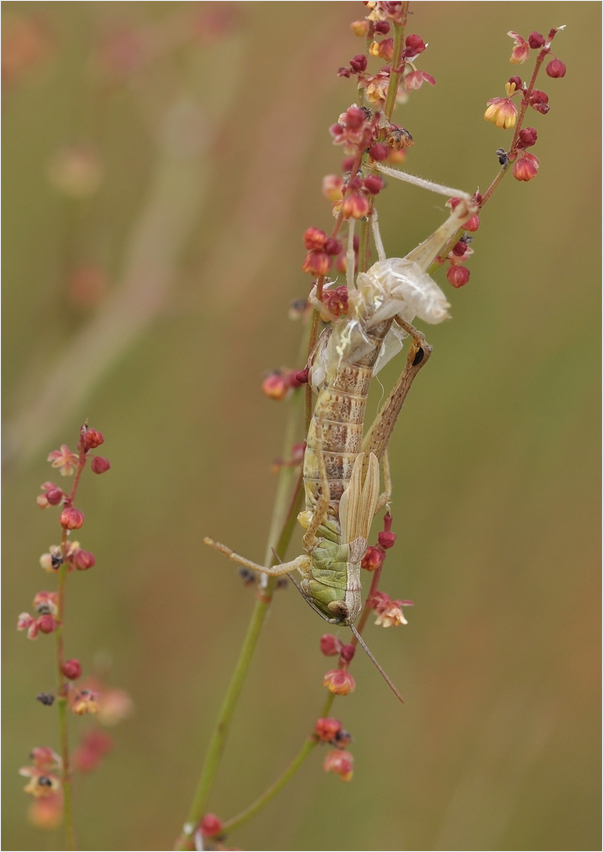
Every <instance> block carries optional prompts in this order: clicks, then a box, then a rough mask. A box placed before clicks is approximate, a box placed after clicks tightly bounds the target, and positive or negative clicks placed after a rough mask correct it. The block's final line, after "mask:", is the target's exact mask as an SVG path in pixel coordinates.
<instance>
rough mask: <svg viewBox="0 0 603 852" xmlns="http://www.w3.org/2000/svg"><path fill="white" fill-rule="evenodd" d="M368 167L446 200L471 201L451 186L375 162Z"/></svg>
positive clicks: (465, 194)
mask: <svg viewBox="0 0 603 852" xmlns="http://www.w3.org/2000/svg"><path fill="white" fill-rule="evenodd" d="M368 167H369V168H370V169H374V170H375V171H376V172H381V173H382V174H384V175H388V177H393V178H397V179H398V180H403V181H406V183H412V184H414V186H420V187H421V188H422V189H427V190H429V191H430V192H437V193H438V195H447V196H448V198H464V199H466V200H467V201H470V200H471V196H470V195H469V193H468V192H464V191H463V190H462V189H453V188H452V187H451V186H443V185H442V184H441V183H434V182H433V181H431V180H425V178H420V177H417V175H411V174H409V173H408V172H402V171H400V169H392V168H391V166H384V165H383V164H382V163H378V162H376V161H373V162H371V163H369V164H368Z"/></svg>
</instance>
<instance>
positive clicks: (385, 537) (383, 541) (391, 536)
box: [377, 532, 396, 550]
mask: <svg viewBox="0 0 603 852" xmlns="http://www.w3.org/2000/svg"><path fill="white" fill-rule="evenodd" d="M377 540H378V541H379V544H380V545H381V547H382V548H383V549H384V550H389V548H390V547H393V546H394V544H395V543H396V533H393V532H380V533H379V535H378V536H377Z"/></svg>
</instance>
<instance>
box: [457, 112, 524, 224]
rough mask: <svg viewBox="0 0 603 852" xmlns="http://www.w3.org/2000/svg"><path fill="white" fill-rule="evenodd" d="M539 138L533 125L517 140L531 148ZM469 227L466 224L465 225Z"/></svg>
mask: <svg viewBox="0 0 603 852" xmlns="http://www.w3.org/2000/svg"><path fill="white" fill-rule="evenodd" d="M537 139H538V134H537V133H536V131H535V130H534V128H533V127H524V128H523V130H520V131H519V140H518V142H517V147H518V148H531V147H532V145H535V144H536V140H537ZM464 227H465V228H466V227H467V226H466V225H465V226H464Z"/></svg>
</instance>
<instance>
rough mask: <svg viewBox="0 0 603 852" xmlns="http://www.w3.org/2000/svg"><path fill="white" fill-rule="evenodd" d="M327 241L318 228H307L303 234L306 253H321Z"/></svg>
mask: <svg viewBox="0 0 603 852" xmlns="http://www.w3.org/2000/svg"><path fill="white" fill-rule="evenodd" d="M333 177H334V176H333ZM342 182H343V181H342ZM327 239H328V237H327V235H326V234H325V232H324V231H322V230H321V229H320V228H308V229H307V230H306V231H305V232H304V246H305V247H306V248H307V249H308V251H322V249H323V248H324V245H325V243H326V241H327Z"/></svg>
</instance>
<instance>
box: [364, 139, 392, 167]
mask: <svg viewBox="0 0 603 852" xmlns="http://www.w3.org/2000/svg"><path fill="white" fill-rule="evenodd" d="M369 154H370V156H371V159H373V160H377V162H379V163H382V162H383V161H384V160H387V157H388V154H389V148H388V147H387V145H384V144H383V143H382V142H375V144H374V145H371V147H370V148H369Z"/></svg>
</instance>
